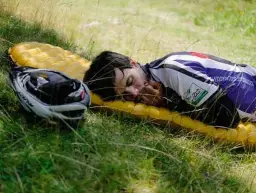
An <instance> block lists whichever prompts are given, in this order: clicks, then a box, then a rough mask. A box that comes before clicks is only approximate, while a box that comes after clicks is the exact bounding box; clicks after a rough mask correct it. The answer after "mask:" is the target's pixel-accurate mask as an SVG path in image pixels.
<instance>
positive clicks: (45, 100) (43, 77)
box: [9, 67, 91, 120]
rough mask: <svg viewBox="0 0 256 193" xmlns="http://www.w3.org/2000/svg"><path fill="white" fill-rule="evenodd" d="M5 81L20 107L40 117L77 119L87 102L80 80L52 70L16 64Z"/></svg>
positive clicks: (86, 89) (83, 85)
mask: <svg viewBox="0 0 256 193" xmlns="http://www.w3.org/2000/svg"><path fill="white" fill-rule="evenodd" d="M9 83H10V85H11V87H12V88H13V90H14V92H15V93H16V94H17V96H18V98H19V101H20V103H21V105H22V106H23V107H24V109H25V110H27V111H28V112H33V113H35V114H36V115H38V116H40V117H43V118H58V119H63V120H79V119H82V118H83V115H84V112H85V110H86V109H87V107H88V106H89V105H90V103H91V99H90V90H89V89H88V87H87V86H86V85H85V84H84V83H83V82H82V81H79V80H76V79H72V78H69V77H68V76H66V75H64V74H63V73H61V72H57V71H54V70H47V69H33V68H25V67H16V68H13V69H12V70H11V71H10V73H9Z"/></svg>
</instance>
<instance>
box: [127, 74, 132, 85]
mask: <svg viewBox="0 0 256 193" xmlns="http://www.w3.org/2000/svg"><path fill="white" fill-rule="evenodd" d="M132 84H133V78H132V76H129V78H128V79H127V81H126V87H129V86H131V85H132Z"/></svg>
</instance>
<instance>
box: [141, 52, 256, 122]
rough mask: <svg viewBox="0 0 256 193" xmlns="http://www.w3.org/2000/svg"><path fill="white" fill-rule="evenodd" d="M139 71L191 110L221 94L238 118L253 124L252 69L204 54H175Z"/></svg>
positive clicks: (255, 92)
mask: <svg viewBox="0 0 256 193" xmlns="http://www.w3.org/2000/svg"><path fill="white" fill-rule="evenodd" d="M142 68H143V70H144V71H145V72H146V73H147V74H149V75H150V76H151V78H152V79H154V80H155V81H157V82H161V83H162V84H163V85H164V87H166V88H170V89H171V90H173V91H174V92H176V93H177V94H178V95H179V96H180V97H181V99H182V100H184V101H186V102H187V104H189V105H191V106H193V107H195V108H198V107H201V106H203V105H204V104H206V103H207V102H209V101H214V100H215V99H217V98H218V97H219V96H221V94H223V93H224V94H226V95H227V96H228V98H229V99H230V100H231V101H232V103H233V104H234V106H235V108H236V109H237V111H238V113H239V116H240V118H250V119H251V120H253V121H256V116H255V114H254V112H255V109H256V68H254V67H252V66H249V65H246V64H235V63H233V62H231V61H228V60H225V59H222V58H218V57H216V56H212V55H208V54H201V53H196V52H176V53H171V54H169V55H166V56H164V57H163V58H160V59H158V60H155V61H153V62H151V63H148V64H145V65H143V67H142ZM167 97H168V96H167Z"/></svg>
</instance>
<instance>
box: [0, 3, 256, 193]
mask: <svg viewBox="0 0 256 193" xmlns="http://www.w3.org/2000/svg"><path fill="white" fill-rule="evenodd" d="M10 2H11V3H12V4H11V3H10ZM17 2H19V3H17ZM26 2H27V1H14V0H13V1H4V0H0V5H5V6H3V8H2V9H3V11H2V10H1V9H0V11H1V13H0V64H1V66H0V192H11V193H12V192H90V193H91V192H97V193H98V192H104V193H106V192H111V193H112V192H136V193H137V192H139V193H142V192H143V191H142V190H141V189H140V188H142V187H144V191H145V192H146V189H150V190H151V192H160V193H167V192H207V193H208V192H255V190H256V184H255V167H256V164H255V158H256V154H255V152H254V151H253V150H250V149H243V148H241V147H239V146H236V145H223V144H221V143H215V142H213V141H212V140H211V139H207V138H205V137H204V136H200V135H197V134H194V133H187V132H186V131H185V130H182V129H180V130H179V129H178V130H177V129H175V130H174V129H172V128H168V127H162V126H157V125H153V124H152V123H151V122H149V121H148V120H135V119H134V118H133V117H129V116H128V117H127V116H123V115H121V114H118V113H115V114H110V115H109V114H107V113H106V112H94V111H92V110H91V111H90V112H87V114H86V120H85V122H84V124H82V125H80V126H79V127H78V128H74V129H71V128H62V127H60V126H59V125H55V124H53V123H49V122H46V121H44V120H36V119H34V118H33V117H30V116H28V115H26V114H25V113H24V111H22V109H21V108H20V105H19V102H18V100H17V98H16V96H15V95H14V93H13V92H12V91H11V89H10V88H9V86H8V85H7V83H6V80H7V71H8V62H7V58H6V56H5V54H4V53H5V51H6V49H8V48H9V47H11V46H13V45H14V44H15V43H18V42H22V41H40V42H46V43H51V44H53V45H58V46H61V47H63V48H65V49H69V50H72V51H74V52H77V53H80V54H82V55H83V56H86V57H88V58H92V57H93V56H95V55H96V54H97V52H98V51H100V50H103V49H111V50H117V51H120V52H123V53H126V54H131V55H133V56H134V57H136V58H138V59H141V60H142V61H146V59H147V60H151V59H153V58H156V57H161V56H162V54H166V53H167V52H169V51H174V50H175V51H177V50H179V49H180V50H184V49H190V50H191V49H193V50H197V51H203V52H209V53H212V54H217V55H220V56H225V57H228V58H233V59H234V60H235V61H238V62H244V63H246V62H248V63H255V56H256V55H255V53H256V52H255V51H256V47H255V45H256V40H255V28H254V27H253V28H250V26H255V18H254V17H253V16H254V15H253V14H255V12H254V10H255V6H256V4H255V3H254V2H249V1H238V0H236V1H231V0H229V1H216V2H215V3H209V2H211V1H209V0H205V1H202V0H201V1H192V0H190V1H174V0H172V1H167V0H166V1H165V0H163V1H161V2H162V4H160V3H156V1H140V2H138V3H135V2H136V1H132V0H131V1H120V2H116V1H86V3H84V2H83V1H77V2H76V3H72V1H53V0H52V1H47V2H46V4H47V3H49V2H50V3H52V4H55V5H56V7H53V8H52V9H53V12H48V11H49V8H48V7H47V6H42V7H44V8H45V9H42V10H40V9H38V7H39V6H38V4H37V3H38V2H37V1H31V2H30V4H26ZM63 2H64V4H62V3H63ZM97 2H98V4H97ZM170 2H171V3H170ZM232 2H233V3H232ZM111 3H114V4H111ZM170 4H171V5H172V6H167V5H170ZM12 6H13V7H12ZM26 6H27V11H26V12H21V11H20V10H24V7H26ZM31 6H34V7H35V9H34V10H37V12H36V13H34V12H33V11H31V9H29V7H31ZM61 6H62V7H61ZM91 7H93V8H94V11H90V8H91ZM218 7H220V8H221V12H220V11H219V10H218ZM60 8H61V9H63V10H67V9H68V8H69V9H68V11H69V12H65V11H64V13H66V14H67V15H66V17H65V18H66V19H65V20H63V23H61V24H60V23H59V18H55V17H54V16H56V15H57V16H59V17H60V18H62V16H60V15H58V14H61V13H60V12H57V13H55V12H54V11H56V10H58V9H60ZM83 9H84V10H86V11H87V12H86V14H82V16H83V17H79V15H80V14H79V13H82V10H83ZM240 9H241V10H244V11H245V10H246V11H245V12H244V14H243V16H242V17H241V16H240V14H239V11H240ZM127 10H128V11H127ZM6 11H9V13H7V12H6ZM160 13H161V14H160ZM54 14H55V15H54ZM85 16H87V17H85ZM104 16H106V17H104ZM115 17H118V18H119V19H120V21H121V23H120V24H119V25H112V24H110V23H108V19H109V18H115ZM21 18H22V19H21ZM49 18H51V21H50V24H51V25H49V24H47V21H48V20H49ZM55 20H58V22H57V23H56V22H55ZM85 20H86V21H85ZM92 21H99V22H100V23H104V22H105V23H104V24H103V25H99V26H98V27H95V28H84V29H83V33H82V32H76V30H77V25H78V26H79V25H80V24H81V23H80V22H83V23H86V24H88V23H90V22H92ZM241 21H242V22H241ZM69 22H70V25H67V24H68V23H69ZM59 25H61V26H62V28H60V29H59V28H58V27H59ZM70 26H71V27H70ZM106 31H107V32H108V33H107V34H106Z"/></svg>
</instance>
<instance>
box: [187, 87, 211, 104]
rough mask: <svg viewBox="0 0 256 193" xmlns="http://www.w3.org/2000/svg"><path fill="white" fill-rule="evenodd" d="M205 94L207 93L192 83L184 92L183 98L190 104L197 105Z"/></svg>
mask: <svg viewBox="0 0 256 193" xmlns="http://www.w3.org/2000/svg"><path fill="white" fill-rule="evenodd" d="M207 93H208V91H206V90H204V89H203V88H201V87H200V86H198V85H196V84H195V83H192V84H191V85H190V87H189V89H188V90H187V91H186V92H185V94H184V97H185V100H186V101H187V102H189V103H190V104H193V105H197V104H198V103H199V102H200V101H201V100H202V99H203V98H204V97H205V96H206V95H207Z"/></svg>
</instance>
